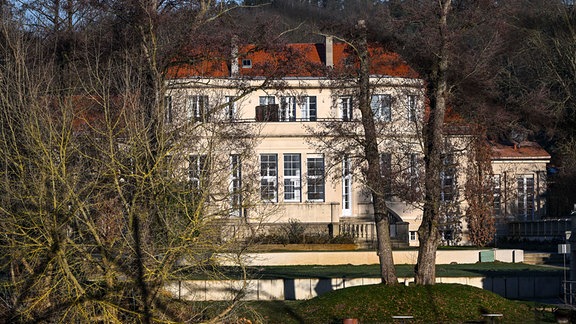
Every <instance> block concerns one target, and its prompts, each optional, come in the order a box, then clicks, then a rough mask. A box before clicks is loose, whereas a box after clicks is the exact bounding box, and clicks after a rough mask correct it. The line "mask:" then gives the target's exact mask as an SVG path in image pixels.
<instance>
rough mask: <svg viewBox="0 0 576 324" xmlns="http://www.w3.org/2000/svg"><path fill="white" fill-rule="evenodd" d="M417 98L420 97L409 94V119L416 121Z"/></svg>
mask: <svg viewBox="0 0 576 324" xmlns="http://www.w3.org/2000/svg"><path fill="white" fill-rule="evenodd" d="M417 99H418V97H417V96H415V95H408V103H407V105H408V121H410V122H415V121H416V120H417V117H416V116H417V110H416V105H417Z"/></svg>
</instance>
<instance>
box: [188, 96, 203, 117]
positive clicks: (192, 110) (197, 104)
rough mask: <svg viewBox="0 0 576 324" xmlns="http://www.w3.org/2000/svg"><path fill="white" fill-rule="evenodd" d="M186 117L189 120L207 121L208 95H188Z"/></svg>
mask: <svg viewBox="0 0 576 324" xmlns="http://www.w3.org/2000/svg"><path fill="white" fill-rule="evenodd" d="M186 117H187V118H188V119H189V120H195V121H206V120H207V119H208V96H205V95H190V96H188V98H186Z"/></svg>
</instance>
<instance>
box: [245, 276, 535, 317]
mask: <svg viewBox="0 0 576 324" xmlns="http://www.w3.org/2000/svg"><path fill="white" fill-rule="evenodd" d="M249 305H250V307H251V308H252V309H253V310H255V311H256V312H258V313H259V314H260V316H257V317H256V318H255V317H253V316H247V317H248V318H251V321H252V322H253V323H255V322H263V323H306V324H308V323H342V320H343V319H345V318H357V319H359V320H360V323H393V320H392V316H393V315H412V316H414V320H412V321H410V322H409V323H482V322H483V317H482V314H483V313H500V314H503V315H504V316H503V317H502V318H501V320H500V321H498V323H535V322H538V323H542V322H543V320H542V319H541V318H537V317H541V316H540V315H538V314H536V313H535V312H534V310H533V309H531V308H530V307H529V306H528V305H527V304H525V303H520V302H515V301H511V300H508V299H505V298H502V297H500V296H498V295H496V294H494V293H491V292H489V291H486V290H483V289H479V288H474V287H470V286H464V285H457V284H436V285H434V286H410V287H407V286H402V285H397V286H385V285H371V286H361V287H351V288H346V289H341V290H336V291H333V292H330V293H327V294H325V295H322V296H319V297H316V298H314V299H311V300H307V301H301V302H257V303H256V302H255V303H251V304H249ZM247 306H248V305H247Z"/></svg>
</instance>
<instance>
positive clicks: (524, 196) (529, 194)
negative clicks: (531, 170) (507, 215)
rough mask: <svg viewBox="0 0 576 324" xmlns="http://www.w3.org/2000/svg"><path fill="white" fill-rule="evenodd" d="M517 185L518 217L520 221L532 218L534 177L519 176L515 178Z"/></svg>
mask: <svg viewBox="0 0 576 324" xmlns="http://www.w3.org/2000/svg"><path fill="white" fill-rule="evenodd" d="M516 182H517V184H518V200H517V207H518V209H517V210H518V217H519V218H520V220H531V219H533V218H534V176H533V175H520V176H518V177H516Z"/></svg>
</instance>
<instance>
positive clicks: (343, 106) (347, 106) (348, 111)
mask: <svg viewBox="0 0 576 324" xmlns="http://www.w3.org/2000/svg"><path fill="white" fill-rule="evenodd" d="M339 101H340V102H339V106H340V118H342V120H343V121H350V120H352V97H350V96H345V97H340V98H339Z"/></svg>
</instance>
